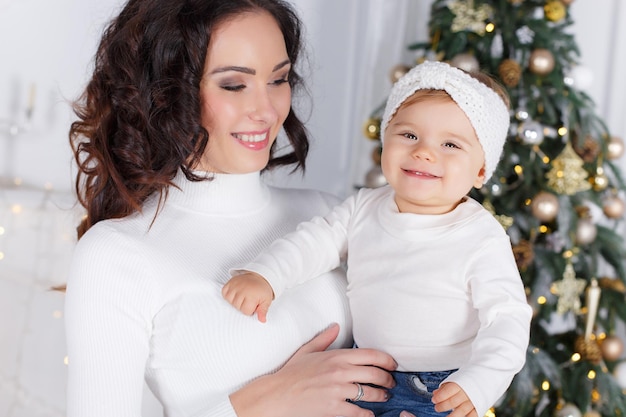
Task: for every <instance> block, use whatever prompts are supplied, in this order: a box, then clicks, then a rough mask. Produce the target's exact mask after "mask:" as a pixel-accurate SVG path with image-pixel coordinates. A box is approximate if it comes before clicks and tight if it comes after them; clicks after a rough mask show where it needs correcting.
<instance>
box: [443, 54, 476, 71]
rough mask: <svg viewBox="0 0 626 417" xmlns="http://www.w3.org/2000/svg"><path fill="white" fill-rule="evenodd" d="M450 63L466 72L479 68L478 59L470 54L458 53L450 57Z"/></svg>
mask: <svg viewBox="0 0 626 417" xmlns="http://www.w3.org/2000/svg"><path fill="white" fill-rule="evenodd" d="M450 65H452V66H453V67H457V68H460V69H462V70H464V71H467V72H476V71H478V70H480V64H479V63H478V59H476V57H475V56H474V55H472V54H458V55H456V56H455V57H454V58H452V60H451V61H450Z"/></svg>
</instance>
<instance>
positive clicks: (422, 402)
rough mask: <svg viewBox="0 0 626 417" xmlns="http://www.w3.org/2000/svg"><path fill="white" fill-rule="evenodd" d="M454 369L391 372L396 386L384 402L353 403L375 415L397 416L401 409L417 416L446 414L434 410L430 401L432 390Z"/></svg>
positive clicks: (437, 416) (433, 416)
mask: <svg viewBox="0 0 626 417" xmlns="http://www.w3.org/2000/svg"><path fill="white" fill-rule="evenodd" d="M455 371H456V370H451V371H437V372H397V371H396V372H392V375H393V377H394V379H395V380H396V386H395V387H393V388H392V389H391V390H390V391H389V399H388V400H387V401H386V402H382V403H373V402H367V401H357V402H356V403H355V404H356V405H358V406H359V407H362V408H367V409H368V410H372V411H373V412H374V414H375V415H376V417H398V416H399V415H400V412H401V411H403V410H405V411H408V412H410V413H413V414H414V415H415V416H417V417H442V416H447V415H448V414H449V412H445V413H438V412H436V411H435V406H434V404H433V403H432V401H431V398H432V397H433V394H432V392H433V391H434V390H436V389H437V388H439V384H441V382H442V381H443V380H444V379H446V378H447V377H448V376H449V375H450V374H452V373H454V372H455Z"/></svg>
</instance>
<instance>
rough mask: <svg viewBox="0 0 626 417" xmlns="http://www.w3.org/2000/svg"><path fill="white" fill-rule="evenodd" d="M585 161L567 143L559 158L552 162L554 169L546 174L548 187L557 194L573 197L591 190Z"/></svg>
mask: <svg viewBox="0 0 626 417" xmlns="http://www.w3.org/2000/svg"><path fill="white" fill-rule="evenodd" d="M583 164H584V162H583V160H582V159H581V158H580V157H579V156H578V154H576V152H575V151H574V149H573V148H572V145H571V144H570V143H569V142H567V143H566V145H565V148H563V151H562V152H561V154H560V155H559V156H557V157H556V158H555V159H554V160H553V161H552V168H551V169H550V171H548V173H547V174H546V179H547V180H548V186H549V187H550V188H552V189H553V190H554V191H556V193H557V194H567V195H573V194H576V193H578V192H580V191H586V190H588V189H590V188H591V184H590V183H589V181H587V177H588V174H587V171H585V169H584V168H583Z"/></svg>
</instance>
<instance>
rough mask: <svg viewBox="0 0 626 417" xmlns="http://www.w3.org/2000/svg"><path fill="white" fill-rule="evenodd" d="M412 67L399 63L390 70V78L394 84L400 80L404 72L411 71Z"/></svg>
mask: <svg viewBox="0 0 626 417" xmlns="http://www.w3.org/2000/svg"><path fill="white" fill-rule="evenodd" d="M410 69H411V67H409V66H408V65H404V64H398V65H396V66H395V67H393V68H391V71H390V72H389V79H390V80H391V83H392V84H393V83H395V82H396V81H398V80H399V79H400V78H402V76H403V75H404V74H406V73H407V72H409V70H410Z"/></svg>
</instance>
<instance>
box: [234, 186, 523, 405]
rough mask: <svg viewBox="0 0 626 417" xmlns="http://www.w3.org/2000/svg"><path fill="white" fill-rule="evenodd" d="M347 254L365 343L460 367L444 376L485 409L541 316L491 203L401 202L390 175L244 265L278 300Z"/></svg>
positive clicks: (516, 366) (407, 366) (439, 367)
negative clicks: (419, 205) (431, 206)
mask: <svg viewBox="0 0 626 417" xmlns="http://www.w3.org/2000/svg"><path fill="white" fill-rule="evenodd" d="M346 257H347V265H348V299H349V302H350V309H351V312H352V317H353V329H354V340H355V343H356V344H357V345H358V346H359V347H367V348H375V349H379V350H382V351H384V352H387V353H389V354H390V355H391V356H393V358H394V359H395V360H396V362H398V370H399V371H413V372H419V371H445V370H452V369H457V368H458V369H459V370H458V371H457V372H455V373H453V374H452V375H451V376H450V377H448V378H447V379H446V381H444V382H456V383H457V384H458V385H459V386H461V388H463V390H464V391H465V392H466V394H467V395H468V397H469V398H470V400H471V401H472V403H473V404H474V406H475V408H476V411H477V412H478V415H479V416H483V415H484V414H485V412H486V411H487V409H488V408H489V407H491V406H492V405H493V404H494V403H495V402H496V401H497V400H498V398H499V397H500V396H501V395H502V394H503V393H504V392H505V390H506V389H507V388H508V386H509V384H510V383H511V380H512V378H513V376H514V375H515V374H516V373H517V372H519V370H520V369H521V368H522V366H523V364H524V362H525V359H526V348H527V346H528V342H529V330H530V320H531V315H532V311H531V308H530V306H529V305H528V303H527V301H526V296H525V292H524V288H523V285H522V281H521V278H520V275H519V271H518V269H517V266H516V264H515V259H514V257H513V253H512V250H511V243H510V240H509V237H508V236H507V234H506V233H505V231H504V229H503V227H502V226H501V225H500V224H499V223H498V222H497V221H496V220H495V218H494V217H493V216H492V215H491V213H489V212H488V211H487V210H485V209H484V208H483V206H482V205H480V204H479V203H478V202H476V201H475V200H472V199H471V198H466V199H465V201H464V202H462V203H461V204H459V205H458V206H457V207H456V208H455V209H454V210H453V211H451V212H449V213H446V214H441V215H420V214H413V213H400V212H399V211H398V207H397V205H396V203H395V201H394V192H393V189H392V188H391V187H390V186H385V187H381V188H378V189H374V190H371V189H362V190H360V191H359V192H358V193H357V194H355V195H353V196H351V197H349V198H348V199H347V200H346V201H344V202H343V203H342V204H341V205H339V206H337V207H336V208H335V209H333V211H332V212H331V213H329V214H328V215H326V216H325V217H316V218H314V219H313V220H311V221H309V222H305V223H303V224H301V225H300V226H298V231H297V232H296V233H290V234H288V235H287V236H285V238H284V239H279V240H278V241H276V242H274V243H273V244H272V245H271V246H270V247H269V249H268V250H267V251H264V252H263V253H262V254H260V255H259V257H257V258H256V259H255V260H254V261H253V262H252V263H249V264H247V265H245V266H243V267H242V265H239V267H238V268H235V269H245V270H250V271H254V272H257V273H259V274H260V275H262V276H264V277H265V278H266V279H267V280H268V281H269V282H270V284H271V285H272V288H273V289H274V293H275V295H276V300H277V301H279V300H281V294H282V293H283V291H284V290H285V288H292V287H293V286H294V285H295V284H296V283H302V282H306V279H307V278H308V277H313V276H316V275H319V274H320V273H322V272H323V271H328V270H330V269H332V268H335V267H336V266H337V265H339V263H340V262H341V261H342V260H343V259H345V258H346ZM275 304H276V302H274V303H273V304H272V306H271V307H270V309H269V313H268V318H267V321H268V323H271V322H272V321H273V320H274V316H273V315H274V313H275V312H274V305H275Z"/></svg>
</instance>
